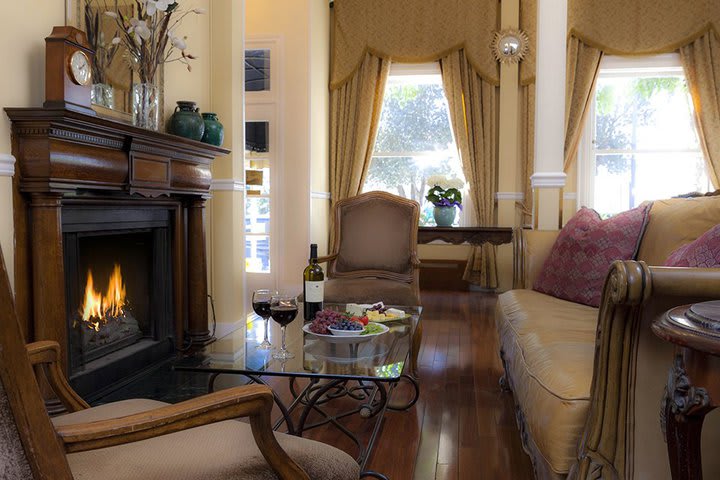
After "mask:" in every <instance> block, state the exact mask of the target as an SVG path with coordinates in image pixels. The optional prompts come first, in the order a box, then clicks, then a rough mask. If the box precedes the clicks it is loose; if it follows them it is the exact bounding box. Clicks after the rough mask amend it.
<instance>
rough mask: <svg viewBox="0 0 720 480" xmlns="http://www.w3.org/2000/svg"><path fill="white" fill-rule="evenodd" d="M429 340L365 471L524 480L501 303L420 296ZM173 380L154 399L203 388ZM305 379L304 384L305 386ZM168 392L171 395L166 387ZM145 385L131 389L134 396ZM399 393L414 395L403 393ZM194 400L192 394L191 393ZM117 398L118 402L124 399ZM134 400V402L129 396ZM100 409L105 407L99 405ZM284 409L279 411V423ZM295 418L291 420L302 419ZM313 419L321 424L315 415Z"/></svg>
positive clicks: (331, 432) (331, 438)
mask: <svg viewBox="0 0 720 480" xmlns="http://www.w3.org/2000/svg"><path fill="white" fill-rule="evenodd" d="M422 301H423V307H424V311H423V319H422V321H423V341H422V344H421V346H420V351H419V356H418V358H419V384H420V392H421V393H420V398H419V400H418V402H417V403H416V404H415V405H414V406H413V407H412V408H411V409H409V411H407V412H393V411H388V412H387V413H386V414H385V418H384V420H383V425H382V429H381V432H380V436H379V438H378V440H377V442H376V445H375V450H374V452H373V454H372V455H371V457H370V459H369V461H368V464H367V469H369V470H374V471H377V472H381V473H384V474H385V475H386V476H387V477H388V478H389V479H391V480H412V479H417V480H449V479H452V480H483V479H489V480H526V479H528V480H529V479H532V478H533V474H532V465H531V463H530V459H529V457H528V456H527V455H526V454H525V452H524V451H523V449H522V444H521V442H520V434H519V432H518V429H517V426H516V424H515V413H514V412H515V405H514V402H513V398H512V394H510V393H503V392H501V391H500V388H499V385H498V380H499V378H500V375H501V374H502V364H501V362H500V359H499V356H498V344H497V334H496V330H495V321H494V309H495V303H496V296H495V295H493V294H488V293H480V292H443V291H423V292H422ZM167 375H169V376H170V377H172V376H173V375H174V376H175V378H177V383H175V384H174V388H175V391H170V392H167V391H159V389H158V387H157V379H156V378H154V379H153V381H152V382H150V381H148V382H146V383H147V385H146V390H147V392H148V394H146V395H141V396H145V397H149V398H161V397H162V396H166V395H168V394H169V393H172V394H173V396H174V398H179V399H183V395H185V396H187V395H186V393H187V392H185V393H183V392H180V391H179V390H181V389H182V388H186V386H188V385H190V386H192V388H194V390H192V393H193V395H197V394H199V393H203V392H200V391H198V388H197V385H196V384H198V382H189V381H188V376H187V375H188V374H187V373H184V374H183V375H178V372H173V371H172V370H169V371H168V373H167ZM266 380H267V381H268V383H269V384H270V385H271V386H272V388H273V389H274V390H275V392H276V393H277V394H278V395H279V396H280V397H281V398H282V399H283V401H284V402H286V404H287V403H289V402H290V400H291V398H292V397H291V394H290V391H289V389H288V381H287V379H283V378H278V377H275V378H267V379H266ZM306 382H307V380H300V383H301V384H302V385H305V384H306ZM163 383H164V384H165V383H167V385H168V386H167V387H165V388H166V389H172V388H173V382H172V381H171V380H168V382H163ZM242 383H244V382H243V381H242V380H241V378H240V377H238V376H232V375H222V376H221V377H220V378H219V379H218V383H217V387H218V388H227V387H229V386H232V385H237V384H242ZM138 391H143V389H142V385H140V386H138V385H129V386H128V388H127V392H128V394H130V393H132V396H133V397H137V396H139V395H138ZM396 394H397V395H398V396H402V395H408V394H409V389H408V388H407V386H402V385H401V386H400V387H399V388H398V390H397V392H396ZM191 396H192V395H191ZM122 398H123V397H122V395H118V394H117V393H116V394H114V397H113V398H112V400H119V399H122ZM124 398H129V397H124ZM101 403H102V402H101ZM349 405H352V404H351V403H349V401H348V400H347V399H342V400H341V401H338V402H337V403H336V404H332V405H328V411H329V413H331V414H332V413H333V412H338V411H340V410H341V409H342V408H345V407H348V406H349ZM278 416H279V411H278V410H277V408H275V411H274V412H273V417H274V418H277V417H278ZM297 416H298V415H297V413H296V415H295V418H296V419H297ZM310 418H311V420H310V421H313V419H317V418H319V416H317V415H313V416H311V417H310ZM342 423H343V425H345V426H346V427H348V428H350V429H352V430H353V431H356V432H357V433H358V434H359V436H360V437H361V439H362V440H363V441H366V440H367V439H368V438H369V436H370V433H371V430H372V427H373V425H374V419H369V420H366V419H362V418H360V417H359V416H352V417H348V418H346V419H343V420H342ZM304 436H305V437H307V438H312V439H314V440H318V441H321V442H324V443H327V444H330V445H334V446H337V447H338V448H341V449H342V450H345V451H346V452H348V453H349V454H350V455H352V456H356V455H357V453H358V451H357V447H356V446H355V445H354V444H353V442H352V441H350V440H349V439H348V438H347V437H346V436H345V435H344V434H342V433H341V432H339V431H338V430H337V429H334V428H327V427H322V428H318V429H313V430H310V431H308V432H306V433H305V434H304Z"/></svg>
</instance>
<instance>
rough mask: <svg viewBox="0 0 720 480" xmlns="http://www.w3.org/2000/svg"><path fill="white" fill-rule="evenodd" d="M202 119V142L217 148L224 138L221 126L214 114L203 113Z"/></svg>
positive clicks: (223, 130)
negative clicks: (203, 129) (203, 127)
mask: <svg viewBox="0 0 720 480" xmlns="http://www.w3.org/2000/svg"><path fill="white" fill-rule="evenodd" d="M202 118H203V121H204V122H205V133H203V136H202V141H203V142H205V143H209V144H210V145H216V146H218V147H219V146H220V145H222V143H223V138H224V137H225V129H224V128H223V124H222V123H220V121H219V120H218V118H217V114H216V113H211V112H205V113H203V114H202Z"/></svg>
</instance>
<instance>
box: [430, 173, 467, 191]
mask: <svg viewBox="0 0 720 480" xmlns="http://www.w3.org/2000/svg"><path fill="white" fill-rule="evenodd" d="M426 183H427V185H428V186H429V187H430V188H433V187H440V188H442V189H443V190H448V189H450V188H454V189H456V190H460V189H461V188H463V187H464V186H465V182H463V181H462V180H460V179H459V178H457V177H452V178H448V177H446V176H445V175H431V176H429V177H428V179H427V182H426Z"/></svg>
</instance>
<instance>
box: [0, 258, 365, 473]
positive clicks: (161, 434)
mask: <svg viewBox="0 0 720 480" xmlns="http://www.w3.org/2000/svg"><path fill="white" fill-rule="evenodd" d="M58 357H59V346H58V344H57V343H55V342H49V341H43V342H36V343H33V344H30V345H27V346H26V345H25V344H24V342H23V338H22V333H21V330H20V325H19V323H18V321H17V316H16V312H15V307H14V301H13V296H12V292H11V290H10V283H9V281H8V276H7V272H6V270H5V264H4V262H3V261H2V252H0V478H8V479H13V480H26V479H36V480H37V479H43V480H71V479H73V478H75V479H76V480H84V479H88V480H89V479H102V480H121V479H122V480H126V479H127V480H131V479H132V480H137V479H143V480H166V479H169V478H172V479H177V480H194V479H214V480H220V479H239V478H242V479H273V478H281V479H284V480H291V479H292V480H296V479H309V478H313V479H320V478H322V479H338V480H339V479H358V477H359V467H358V464H357V463H356V462H355V460H354V459H353V458H351V457H350V456H349V455H347V454H345V453H344V452H341V451H340V450H338V449H336V448H333V447H331V446H328V445H323V444H321V443H318V442H315V441H312V440H307V439H303V438H298V437H292V436H288V435H284V434H275V433H273V432H272V429H271V426H270V412H271V410H272V406H273V397H272V392H271V390H270V389H269V388H268V387H266V386H261V385H252V386H244V387H236V388H231V389H228V390H222V391H219V392H216V393H212V394H209V395H205V396H203V397H199V398H195V399H192V400H189V401H186V402H182V403H178V404H175V405H169V404H164V403H162V402H156V401H152V400H141V399H134V400H126V401H122V402H114V403H109V404H105V405H102V406H99V407H92V408H90V407H89V406H88V404H87V403H85V402H84V401H83V399H82V398H80V397H79V396H78V395H77V394H76V393H75V392H74V391H73V390H72V389H71V388H70V386H69V385H68V383H67V381H66V380H65V377H64V376H63V373H62V371H61V369H60V366H59V364H58V361H57V360H58ZM33 368H35V369H36V371H38V373H39V376H38V378H42V379H43V382H45V381H47V383H48V385H49V387H50V388H52V390H54V392H55V393H56V394H57V396H58V398H59V399H60V401H61V402H62V403H63V404H64V406H65V408H66V409H67V410H68V411H69V412H71V413H69V414H66V415H61V416H58V417H54V418H53V419H52V420H51V418H50V417H49V415H48V413H47V411H46V409H45V404H44V402H43V398H42V396H41V393H40V387H39V383H38V381H37V380H36V377H35V374H34V371H33ZM42 372H44V373H42ZM239 417H248V418H249V420H250V424H249V425H248V424H246V423H243V422H240V421H237V420H234V419H236V418H239Z"/></svg>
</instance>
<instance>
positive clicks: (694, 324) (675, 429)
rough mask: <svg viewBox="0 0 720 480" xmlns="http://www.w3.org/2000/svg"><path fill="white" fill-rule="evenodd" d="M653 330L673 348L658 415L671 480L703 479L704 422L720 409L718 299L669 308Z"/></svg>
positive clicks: (719, 307)
mask: <svg viewBox="0 0 720 480" xmlns="http://www.w3.org/2000/svg"><path fill="white" fill-rule="evenodd" d="M652 331H653V333H655V335H657V336H658V337H660V338H662V339H664V340H667V341H668V342H671V343H674V344H675V358H674V361H673V365H672V367H671V368H670V372H669V374H668V382H667V385H666V387H665V396H664V398H663V406H662V411H661V412H660V418H661V424H662V428H663V433H664V434H665V439H666V440H667V448H668V457H669V459H670V471H671V472H672V478H673V480H701V479H702V461H701V454H700V436H701V433H702V425H703V420H704V419H705V415H707V414H708V413H709V412H710V411H711V410H713V409H714V408H716V407H717V406H718V405H720V403H719V402H720V301H712V302H703V303H696V304H694V305H685V306H682V307H677V308H674V309H672V310H669V311H668V312H667V313H665V315H663V316H661V317H659V318H657V319H656V320H655V321H654V322H653V324H652Z"/></svg>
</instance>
